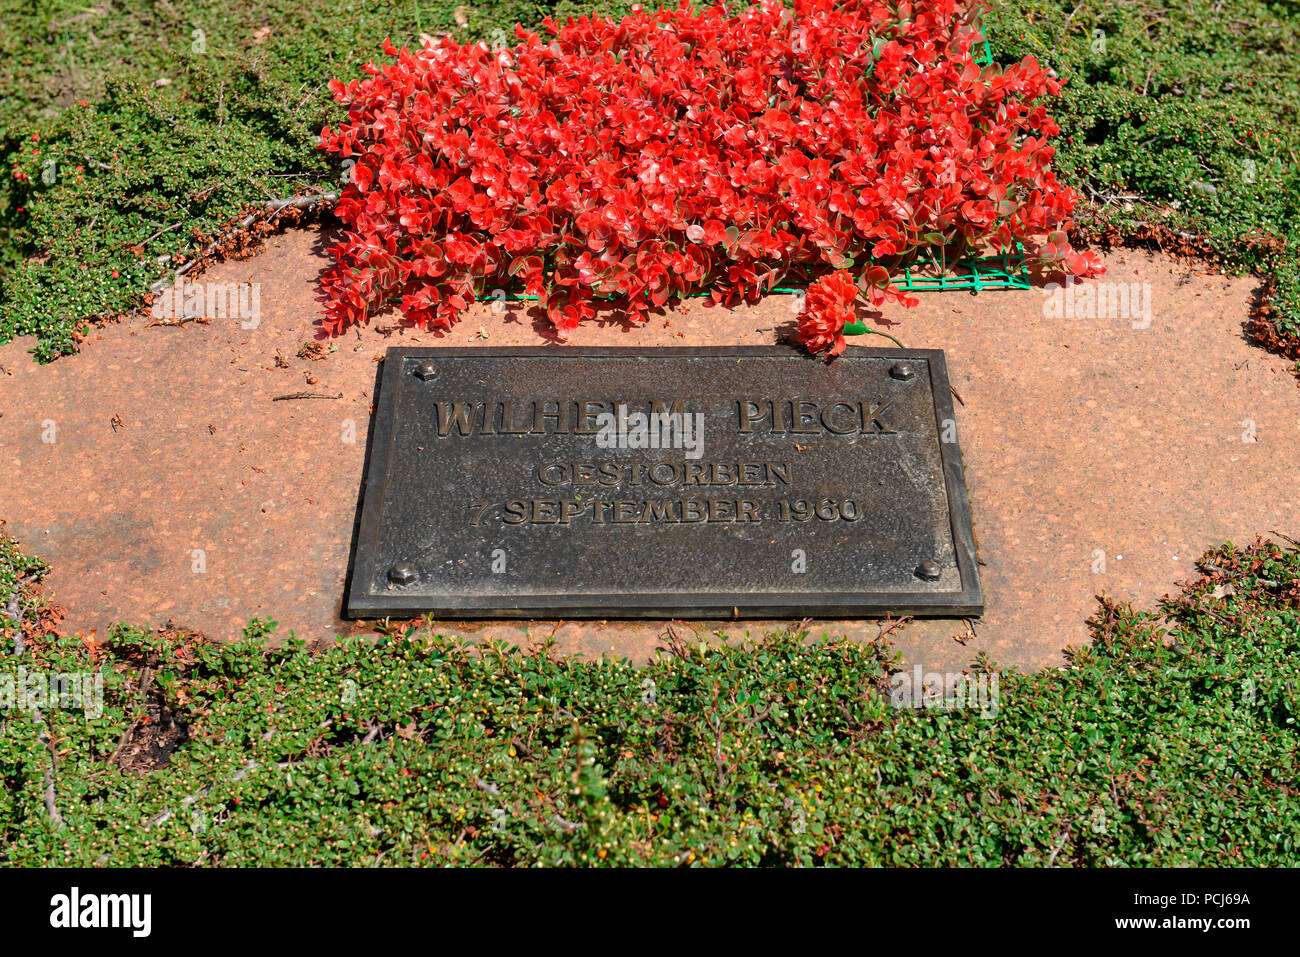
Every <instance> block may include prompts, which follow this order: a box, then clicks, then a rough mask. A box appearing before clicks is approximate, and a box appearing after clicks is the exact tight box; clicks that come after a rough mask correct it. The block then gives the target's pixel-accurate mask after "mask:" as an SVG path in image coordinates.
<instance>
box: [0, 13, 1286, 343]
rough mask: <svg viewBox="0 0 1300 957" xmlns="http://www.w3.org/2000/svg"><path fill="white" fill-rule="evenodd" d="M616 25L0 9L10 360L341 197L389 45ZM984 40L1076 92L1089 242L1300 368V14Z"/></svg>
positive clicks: (1061, 104)
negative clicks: (1148, 242)
mask: <svg viewBox="0 0 1300 957" xmlns="http://www.w3.org/2000/svg"><path fill="white" fill-rule="evenodd" d="M627 8H628V7H627V5H624V4H618V3H612V4H611V3H604V2H602V3H576V2H573V0H563V2H560V3H550V2H544V3H535V2H525V0H483V2H478V3H473V4H453V3H447V2H429V0H425V2H422V3H421V2H414V0H411V2H406V0H396V2H380V0H354V2H351V3H343V4H326V3H322V2H319V0H305V2H304V0H270V2H267V3H261V4H255V5H254V4H249V3H247V2H246V0H213V2H203V0H158V2H155V3H146V4H135V3H125V2H104V3H100V4H97V5H94V6H85V5H83V4H80V3H74V2H71V0H47V2H42V3H35V4H32V3H26V2H19V0H0V15H2V16H3V18H4V22H5V24H6V30H5V32H4V34H3V36H2V37H0V54H2V55H0V91H2V93H0V95H2V96H3V99H0V153H2V154H3V167H2V168H0V341H5V340H8V339H10V338H12V337H14V336H18V335H33V336H35V337H36V344H35V346H34V348H33V351H34V354H35V355H36V357H37V358H38V359H41V360H48V359H52V358H54V357H56V356H58V355H61V354H63V353H66V352H69V351H73V350H74V349H75V348H76V345H77V341H78V339H79V337H80V335H81V330H82V329H84V326H85V324H86V322H88V321H92V320H96V319H100V318H103V317H108V316H113V315H117V314H120V313H122V312H123V311H126V310H130V309H132V308H136V307H138V306H139V305H140V304H141V303H142V302H143V299H144V297H145V295H146V294H147V292H148V289H149V287H150V285H151V284H152V283H155V282H157V281H159V280H162V281H166V280H167V279H168V278H169V276H170V272H171V271H172V270H174V269H175V268H176V267H177V266H179V265H180V264H182V263H183V262H185V261H187V259H188V257H190V256H191V255H193V254H194V253H195V252H196V251H198V250H203V249H205V248H207V247H208V246H209V244H210V243H212V242H213V241H215V240H218V239H226V240H229V243H228V245H238V244H239V243H240V242H241V240H239V239H238V238H237V237H236V238H235V239H233V240H232V239H231V237H232V235H233V234H232V230H234V232H236V233H237V232H238V230H235V227H237V226H238V225H239V224H240V223H242V222H243V221H244V219H245V217H246V215H247V214H248V213H249V212H250V211H255V210H259V209H263V208H264V204H265V203H266V201H267V200H268V199H277V198H284V197H288V196H300V195H305V194H311V193H328V192H333V191H335V190H336V189H337V187H338V184H339V180H340V174H341V170H340V169H339V168H336V167H335V166H334V165H331V163H330V162H329V161H328V160H327V159H326V158H325V157H324V156H323V155H322V154H321V153H320V151H319V150H318V149H317V143H318V134H319V133H320V130H321V128H322V127H323V126H324V125H325V124H327V123H335V124H336V123H337V121H338V119H339V116H340V115H341V114H340V112H339V108H338V107H337V106H336V105H335V104H334V103H333V101H332V98H331V97H330V96H329V93H328V91H327V90H326V88H325V83H326V82H327V80H328V79H329V78H330V77H333V76H347V75H349V74H352V75H357V76H360V75H361V66H362V64H363V63H364V62H366V61H367V60H370V59H372V58H377V57H379V56H380V47H381V44H382V41H383V39H384V38H385V37H392V38H393V40H394V42H395V43H398V44H401V43H410V44H414V43H418V41H419V37H420V35H421V34H422V33H423V34H429V35H440V34H442V33H447V32H450V33H453V34H454V35H455V36H457V37H458V38H464V39H484V40H488V41H492V40H494V39H498V40H499V39H502V38H504V37H505V36H506V35H507V33H508V32H509V31H510V30H511V29H512V28H513V26H514V24H515V23H516V22H523V23H525V24H528V25H530V26H535V25H536V24H537V23H539V22H540V20H541V18H542V16H543V15H545V14H548V13H549V14H552V15H557V16H565V15H568V14H576V13H583V12H589V11H591V10H598V11H600V12H605V13H610V14H615V15H617V14H619V13H622V12H625V11H626V9H627ZM987 24H988V33H989V36H990V39H991V46H992V51H993V56H994V58H995V59H996V60H998V61H999V62H1002V63H1010V62H1014V61H1017V60H1019V59H1020V58H1022V57H1024V56H1027V55H1033V56H1036V57H1038V58H1039V59H1040V60H1041V61H1042V62H1043V63H1045V64H1046V65H1048V66H1050V67H1052V68H1053V69H1055V70H1056V71H1057V72H1058V73H1059V74H1060V75H1061V76H1062V77H1063V78H1064V79H1066V80H1067V83H1066V87H1065V92H1064V95H1063V96H1062V97H1061V98H1060V99H1059V100H1057V101H1055V102H1054V104H1053V112H1054V114H1055V115H1056V117H1057V120H1058V121H1059V122H1060V124H1061V126H1062V128H1063V129H1064V130H1065V131H1066V132H1065V134H1064V135H1063V136H1062V137H1060V138H1059V143H1058V147H1059V154H1058V161H1057V165H1058V168H1059V169H1060V171H1061V174H1062V177H1063V179H1064V180H1065V182H1066V183H1067V185H1070V186H1073V187H1074V188H1076V189H1078V190H1080V191H1081V192H1083V193H1084V195H1085V196H1087V197H1088V198H1089V199H1090V200H1091V201H1092V206H1091V208H1090V209H1087V210H1081V211H1080V215H1079V216H1078V217H1077V218H1078V219H1079V220H1080V222H1081V225H1082V226H1083V227H1084V229H1085V231H1087V232H1088V234H1089V235H1092V236H1094V237H1095V238H1103V239H1104V238H1112V237H1115V238H1117V237H1123V236H1151V237H1154V238H1155V239H1157V240H1161V238H1162V237H1164V240H1168V239H1169V238H1170V237H1172V238H1173V242H1175V243H1178V242H1180V241H1181V242H1183V243H1184V244H1185V245H1188V246H1189V247H1190V248H1193V249H1195V250H1197V251H1199V252H1202V253H1204V254H1207V255H1211V256H1213V257H1216V258H1218V259H1220V260H1221V261H1222V262H1223V263H1225V264H1226V265H1228V266H1229V267H1230V268H1234V269H1253V270H1258V271H1260V272H1261V273H1262V274H1264V275H1267V276H1269V277H1270V279H1269V280H1268V281H1269V282H1270V284H1271V287H1272V288H1271V290H1270V291H1269V297H1270V299H1269V302H1268V304H1266V305H1265V306H1264V307H1263V308H1262V310H1261V314H1260V315H1261V318H1262V320H1263V322H1262V323H1261V324H1260V325H1258V326H1257V327H1256V329H1255V334H1256V335H1257V336H1258V337H1259V338H1261V339H1262V340H1263V341H1265V342H1268V343H1270V344H1272V345H1274V346H1276V347H1279V348H1282V349H1284V350H1289V351H1290V352H1291V353H1292V354H1293V355H1294V354H1296V353H1295V348H1296V345H1297V343H1298V342H1300V340H1297V339H1296V335H1297V333H1298V332H1300V232H1298V230H1300V227H1297V225H1296V224H1297V222H1300V215H1298V214H1300V163H1297V148H1298V147H1300V128H1297V126H1296V124H1294V122H1292V121H1291V115H1292V113H1293V105H1294V103H1295V102H1297V96H1298V95H1300V89H1298V87H1300V75H1298V73H1297V71H1296V70H1295V69H1294V62H1295V56H1296V53H1297V51H1298V50H1300V36H1298V33H1300V5H1297V4H1295V3H1293V2H1285V0H1279V2H1269V0H1083V2H1076V0H1006V2H1003V3H999V4H996V5H995V6H994V7H993V8H992V9H991V11H990V12H989V13H988V15H987ZM83 103H84V105H82V104H83ZM281 218H283V217H281ZM1180 233H1182V234H1184V236H1183V237H1182V238H1181V239H1180V237H1179V234H1180ZM1164 240H1162V241H1164Z"/></svg>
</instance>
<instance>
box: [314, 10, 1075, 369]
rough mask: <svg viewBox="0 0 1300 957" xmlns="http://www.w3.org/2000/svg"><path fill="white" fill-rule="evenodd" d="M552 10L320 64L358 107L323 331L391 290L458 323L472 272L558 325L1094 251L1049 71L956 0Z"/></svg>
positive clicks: (341, 95) (1071, 262) (331, 140)
mask: <svg viewBox="0 0 1300 957" xmlns="http://www.w3.org/2000/svg"><path fill="white" fill-rule="evenodd" d="M546 26H547V29H548V30H549V31H550V33H551V34H552V35H553V38H552V39H549V40H548V39H544V38H543V37H541V36H539V35H537V34H535V33H530V32H527V31H525V30H523V29H522V28H516V31H515V35H516V37H517V38H518V41H519V42H518V44H517V45H516V46H515V47H513V48H511V49H500V50H492V49H490V48H489V47H488V46H487V45H486V44H483V43H478V44H473V45H469V46H460V45H458V44H456V43H455V42H454V41H452V40H451V39H450V38H446V39H443V40H442V41H441V42H440V44H439V45H437V46H432V47H426V48H424V49H422V50H418V51H414V52H412V51H409V50H407V49H405V48H403V49H402V50H400V51H398V50H395V49H393V48H392V46H391V45H390V44H385V53H386V54H387V55H389V56H390V57H396V61H395V62H392V63H390V64H388V65H387V66H382V67H380V66H375V65H373V64H372V65H369V66H367V68H366V70H367V73H369V74H370V76H369V78H368V79H365V80H362V81H355V80H354V81H351V82H349V83H347V84H344V83H341V82H339V81H337V80H335V81H332V82H331V84H330V87H331V89H332V90H333V91H334V94H335V96H336V97H337V98H338V99H339V100H340V101H342V102H344V103H347V104H349V107H350V108H349V114H348V120H347V122H346V123H344V124H343V125H342V126H341V127H340V128H339V129H338V130H337V131H331V130H330V129H329V128H326V129H325V130H324V131H323V132H322V134H321V145H322V148H324V149H327V150H330V151H332V152H334V153H337V154H338V155H339V156H340V157H344V158H350V159H352V160H353V161H354V163H355V165H353V167H352V180H351V182H350V184H349V185H348V186H347V188H346V189H345V190H344V193H343V196H342V197H341V198H340V200H339V203H338V207H337V212H338V215H339V216H340V217H341V218H342V220H343V221H344V222H345V223H346V224H347V225H348V227H349V229H348V231H347V232H346V233H345V238H344V239H343V241H342V242H340V243H339V244H338V245H337V246H335V247H334V249H333V250H332V254H333V258H334V261H335V262H334V265H333V266H332V267H331V268H330V269H329V270H328V271H327V273H326V275H325V276H324V278H323V281H322V282H323V289H324V293H325V299H326V302H327V305H326V309H325V320H324V322H325V327H326V329H327V330H328V331H330V332H331V333H338V332H341V331H342V330H344V329H346V328H347V327H348V326H350V325H352V324H354V323H358V322H362V321H364V320H365V319H366V318H367V317H368V316H369V315H370V314H372V313H373V312H375V311H377V310H379V309H381V308H383V307H384V306H386V305H387V304H388V303H390V302H393V301H398V302H400V306H401V310H402V312H403V313H404V314H405V316H406V317H407V318H408V319H409V320H411V321H412V322H414V323H415V324H417V325H419V326H422V327H428V326H432V327H435V328H444V329H445V328H449V327H450V326H451V324H452V323H453V322H455V321H456V318H457V316H458V314H459V313H460V311H461V310H463V309H464V308H465V307H466V306H467V305H468V303H469V302H470V301H472V300H473V298H474V296H475V295H476V294H484V293H486V292H487V291H489V290H492V289H494V288H505V289H511V288H514V289H520V288H521V287H522V289H523V290H525V291H526V292H528V293H532V294H535V295H537V296H539V297H540V299H541V301H542V303H543V305H544V306H545V308H546V311H547V315H548V316H549V317H550V320H551V322H552V323H554V325H555V327H556V329H557V330H559V331H560V333H561V334H563V333H565V332H567V331H568V330H570V329H572V328H574V327H575V326H576V325H577V324H578V323H579V322H581V321H582V320H583V319H586V318H589V317H590V316H592V315H593V303H594V302H595V301H596V300H612V301H614V302H615V303H616V304H618V305H620V306H622V307H623V308H625V309H626V310H628V312H629V313H630V314H631V315H632V316H633V317H634V318H636V319H639V320H642V321H644V319H645V318H646V316H647V313H648V311H649V310H650V309H651V308H652V307H657V306H661V305H663V304H664V303H665V302H667V301H668V300H669V299H671V298H673V297H677V296H681V295H684V294H686V293H689V292H691V291H696V290H710V291H711V294H712V297H713V299H714V300H715V301H717V302H721V303H725V304H733V303H735V302H737V301H740V300H742V299H743V300H747V301H753V300H755V299H757V297H758V296H760V295H761V294H762V293H763V292H764V291H765V290H768V289H770V288H772V287H773V286H776V285H777V284H778V283H780V282H782V281H787V282H789V281H811V280H813V279H815V278H816V277H817V276H819V275H821V274H823V273H826V272H828V271H830V270H844V271H846V275H848V276H851V277H852V278H851V280H850V281H851V282H852V283H854V284H855V286H856V289H857V290H858V291H860V292H861V293H863V294H865V295H866V296H867V298H868V300H869V301H870V302H872V303H876V304H878V303H881V302H884V301H886V300H898V301H904V302H906V301H908V300H907V297H906V296H905V295H904V294H903V293H902V292H901V291H900V290H899V289H898V288H897V287H895V286H894V285H893V284H892V283H891V281H890V276H891V274H894V273H895V272H896V271H897V269H898V267H899V266H900V265H901V264H903V263H906V262H909V261H913V260H915V259H917V258H918V257H919V256H921V255H922V254H924V253H926V252H931V253H935V254H938V253H939V252H940V251H942V254H943V255H944V256H945V257H946V260H947V261H953V260H954V259H956V258H958V257H960V256H962V255H965V254H966V253H968V252H971V251H975V250H979V249H983V248H986V247H989V246H993V247H997V248H1004V247H1008V246H1010V245H1011V244H1013V243H1016V242H1020V243H1023V244H1024V246H1025V248H1026V250H1027V251H1028V253H1029V255H1030V256H1031V259H1032V261H1033V262H1034V263H1035V264H1039V265H1042V266H1044V267H1050V268H1053V269H1060V268H1065V269H1067V270H1070V271H1073V272H1075V273H1078V274H1088V273H1090V272H1091V271H1093V270H1094V269H1095V268H1096V261H1095V259H1094V258H1093V257H1092V256H1091V254H1087V253H1074V252H1073V251H1071V249H1070V246H1069V244H1068V242H1067V241H1066V240H1065V236H1064V233H1063V232H1062V231H1061V230H1063V229H1065V228H1068V221H1067V217H1068V216H1069V214H1070V212H1071V210H1072V208H1073V206H1074V203H1075V196H1074V195H1073V193H1071V191H1070V190H1068V189H1066V188H1064V187H1063V186H1061V185H1060V184H1059V183H1058V182H1057V181H1056V178H1055V176H1054V174H1053V173H1052V172H1051V170H1050V169H1049V163H1050V161H1051V158H1052V155H1053V148H1052V147H1051V146H1049V145H1048V143H1047V138H1048V137H1049V136H1052V135H1054V134H1055V133H1056V132H1057V127H1056V124H1055V123H1053V121H1052V119H1051V117H1050V116H1048V114H1047V110H1046V107H1045V106H1044V105H1043V104H1042V103H1041V102H1040V101H1041V100H1042V99H1043V98H1044V96H1045V95H1047V94H1055V93H1056V92H1057V89H1058V84H1057V81H1056V80H1055V79H1054V78H1052V77H1051V76H1050V75H1048V74H1047V73H1046V72H1045V71H1044V70H1043V69H1042V68H1041V67H1040V66H1039V65H1038V64H1037V63H1036V62H1035V61H1034V60H1032V59H1026V60H1025V61H1023V62H1021V63H1018V64H1015V65H1013V66H1009V67H1006V68H999V67H981V66H979V65H978V64H976V63H975V62H974V59H973V54H972V49H973V48H974V47H975V46H976V45H977V44H979V43H980V42H981V34H980V33H979V30H978V27H977V26H976V23H975V19H974V16H973V14H972V13H971V12H969V11H967V10H965V9H964V8H963V7H961V6H959V5H958V3H957V2H956V0H916V2H912V3H907V2H883V0H796V2H795V5H794V9H793V10H791V9H789V8H787V7H784V6H782V5H781V4H779V3H776V2H772V0H764V2H763V3H762V4H761V5H759V6H752V7H749V8H746V9H744V10H742V11H740V12H738V13H737V14H735V15H734V16H733V15H730V14H728V13H727V11H726V10H724V9H723V8H721V7H709V8H695V7H691V6H689V5H685V4H684V5H683V6H682V7H681V8H680V9H678V10H675V11H667V10H665V11H660V12H658V13H647V12H640V11H638V12H636V13H634V14H633V15H631V16H629V17H627V18H625V19H624V20H622V21H621V22H617V23H616V22H613V21H611V20H606V19H600V18H595V19H586V18H583V19H581V20H578V21H576V22H574V21H570V22H569V23H567V24H565V25H563V26H560V25H558V24H555V23H553V22H550V21H548V22H547V25H546ZM839 283H840V280H835V281H834V282H833V283H832V284H831V285H825V286H822V287H821V288H822V290H823V292H822V293H818V294H817V296H818V297H821V296H822V295H823V294H824V295H825V297H826V298H825V299H824V300H822V299H820V298H815V297H814V296H813V294H812V293H810V295H809V299H810V301H811V302H818V301H825V303H826V306H825V308H824V310H823V312H822V314H821V318H820V319H818V320H817V321H818V322H821V323H822V324H823V325H826V324H828V323H831V320H832V319H838V318H839V317H840V316H841V315H842V314H843V311H844V309H842V307H841V306H840V305H834V306H833V305H831V303H832V302H834V303H839V302H840V299H841V294H842V292H843V287H842V285H839ZM845 308H846V307H845ZM841 325H842V324H841ZM838 335H839V333H838V330H836V331H835V332H834V333H833V334H832V333H831V332H830V331H829V325H827V328H826V331H824V332H822V333H817V334H810V335H809V336H808V338H807V340H806V341H808V342H809V344H810V346H811V345H813V344H814V343H818V342H823V341H825V339H826V336H831V338H830V340H829V344H831V345H833V346H835V347H837V348H842V345H841V342H842V340H839V339H837V338H836V337H838Z"/></svg>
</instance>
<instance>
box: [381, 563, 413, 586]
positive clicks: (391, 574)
mask: <svg viewBox="0 0 1300 957" xmlns="http://www.w3.org/2000/svg"><path fill="white" fill-rule="evenodd" d="M418 577H419V572H417V571H416V570H415V566H414V565H413V564H412V563H410V562H398V563H397V564H396V565H394V566H393V567H392V568H390V569H388V580H389V581H390V582H392V583H393V584H394V585H409V584H411V582H413V581H415V579H416V578H418Z"/></svg>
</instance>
